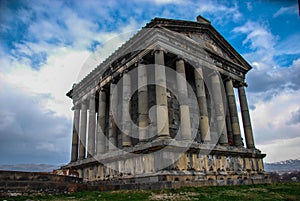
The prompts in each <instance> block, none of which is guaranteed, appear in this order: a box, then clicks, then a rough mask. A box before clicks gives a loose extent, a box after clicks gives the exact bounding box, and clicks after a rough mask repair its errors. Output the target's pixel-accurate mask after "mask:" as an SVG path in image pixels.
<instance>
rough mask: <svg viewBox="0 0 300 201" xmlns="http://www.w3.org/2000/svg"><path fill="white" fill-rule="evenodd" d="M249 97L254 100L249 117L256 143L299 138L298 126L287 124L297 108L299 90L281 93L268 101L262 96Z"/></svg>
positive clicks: (299, 97) (299, 128)
mask: <svg viewBox="0 0 300 201" xmlns="http://www.w3.org/2000/svg"><path fill="white" fill-rule="evenodd" d="M251 95H252V96H253V97H251ZM249 96H250V97H251V100H253V99H256V101H255V109H254V110H252V111H251V116H252V123H253V129H254V133H255V138H256V142H257V143H267V142H270V141H273V140H275V139H286V138H294V137H297V136H299V131H300V125H299V124H289V123H288V120H289V119H291V117H292V114H293V112H295V111H297V109H298V108H299V100H300V90H297V91H292V90H290V91H289V90H284V91H281V92H279V94H277V95H276V96H274V97H273V98H272V99H270V100H268V101H265V100H264V99H263V98H262V97H263V94H252V93H249ZM249 96H248V97H249Z"/></svg>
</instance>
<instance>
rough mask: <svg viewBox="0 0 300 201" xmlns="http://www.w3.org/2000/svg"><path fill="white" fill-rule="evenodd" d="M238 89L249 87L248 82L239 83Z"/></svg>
mask: <svg viewBox="0 0 300 201" xmlns="http://www.w3.org/2000/svg"><path fill="white" fill-rule="evenodd" d="M238 87H248V84H247V83H246V82H239V83H238Z"/></svg>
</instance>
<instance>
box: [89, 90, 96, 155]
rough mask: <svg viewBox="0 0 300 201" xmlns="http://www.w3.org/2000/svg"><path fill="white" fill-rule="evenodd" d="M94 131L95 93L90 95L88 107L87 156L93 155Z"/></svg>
mask: <svg viewBox="0 0 300 201" xmlns="http://www.w3.org/2000/svg"><path fill="white" fill-rule="evenodd" d="M95 132H96V100H95V95H94V94H92V95H91V97H90V107H89V134H88V157H89V158H91V157H92V156H94V155H95Z"/></svg>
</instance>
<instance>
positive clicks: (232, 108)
mask: <svg viewBox="0 0 300 201" xmlns="http://www.w3.org/2000/svg"><path fill="white" fill-rule="evenodd" d="M225 85H226V93H227V100H228V106H229V114H230V120H231V127H232V132H233V145H234V146H242V138H241V131H240V124H239V118H238V113H237V109H236V103H235V96H234V90H233V84H232V80H231V79H229V80H227V81H226V84H225Z"/></svg>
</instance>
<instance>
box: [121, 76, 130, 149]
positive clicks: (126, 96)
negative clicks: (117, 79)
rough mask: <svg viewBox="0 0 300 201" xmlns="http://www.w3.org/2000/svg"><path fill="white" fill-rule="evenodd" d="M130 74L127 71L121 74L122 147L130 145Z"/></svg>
mask: <svg viewBox="0 0 300 201" xmlns="http://www.w3.org/2000/svg"><path fill="white" fill-rule="evenodd" d="M130 97H131V76H130V74H129V73H126V74H124V75H123V97H122V147H128V146H131V138H130V134H132V133H131V117H130Z"/></svg>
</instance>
